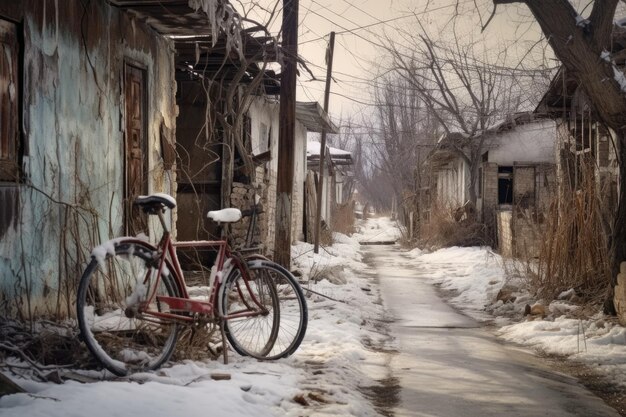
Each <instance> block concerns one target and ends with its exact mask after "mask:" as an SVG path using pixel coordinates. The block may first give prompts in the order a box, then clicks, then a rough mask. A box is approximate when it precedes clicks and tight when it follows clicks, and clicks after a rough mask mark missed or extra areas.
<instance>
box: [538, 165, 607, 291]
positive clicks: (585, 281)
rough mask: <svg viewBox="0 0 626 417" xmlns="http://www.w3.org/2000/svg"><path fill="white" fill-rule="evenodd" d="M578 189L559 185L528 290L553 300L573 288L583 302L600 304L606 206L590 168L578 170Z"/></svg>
mask: <svg viewBox="0 0 626 417" xmlns="http://www.w3.org/2000/svg"><path fill="white" fill-rule="evenodd" d="M581 169H582V171H583V172H581V173H580V179H579V184H578V185H579V186H578V189H577V190H570V189H569V187H567V186H563V187H561V190H560V191H559V193H558V195H557V196H556V198H555V200H554V201H553V202H552V204H551V205H550V208H549V212H548V213H547V215H546V220H547V222H546V225H545V226H546V227H545V231H544V235H543V238H542V239H541V242H542V243H541V250H540V255H539V268H538V273H537V274H536V275H535V276H533V277H532V279H531V282H530V284H531V286H532V288H533V289H534V290H535V291H536V292H537V294H539V295H540V296H542V297H545V298H547V299H553V298H554V297H556V296H558V294H559V293H560V292H562V291H565V290H568V289H570V288H574V289H575V290H576V294H577V295H578V297H580V298H581V299H582V300H584V301H591V302H601V301H602V300H604V299H605V298H606V296H607V292H606V291H607V290H608V288H609V283H610V267H609V257H608V250H607V248H608V241H607V233H606V231H605V229H604V228H603V223H602V222H603V219H607V218H610V217H607V214H608V211H607V207H605V204H604V203H603V200H602V197H601V192H600V190H599V187H598V186H597V184H596V179H595V175H594V170H593V166H592V165H591V164H589V166H587V167H586V168H585V167H584V166H583V167H582V168H581Z"/></svg>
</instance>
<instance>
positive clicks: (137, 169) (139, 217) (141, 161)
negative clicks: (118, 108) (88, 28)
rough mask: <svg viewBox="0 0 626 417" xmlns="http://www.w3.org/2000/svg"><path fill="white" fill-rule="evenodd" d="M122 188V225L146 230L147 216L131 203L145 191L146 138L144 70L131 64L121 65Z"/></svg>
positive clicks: (130, 229) (130, 230)
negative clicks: (123, 123) (122, 69)
mask: <svg viewBox="0 0 626 417" xmlns="http://www.w3.org/2000/svg"><path fill="white" fill-rule="evenodd" d="M125 101H126V109H125V120H126V135H125V146H124V152H125V187H124V205H125V219H124V227H125V231H126V233H127V234H129V235H131V236H135V235H136V234H138V233H141V232H143V233H146V234H147V233H148V227H147V216H146V215H145V214H144V213H142V212H141V210H140V209H139V208H138V207H137V206H135V205H134V204H133V202H134V200H135V198H136V197H137V196H139V195H146V194H147V193H148V152H147V138H146V133H147V132H146V130H147V129H146V73H145V71H144V70H142V69H140V68H137V67H135V66H133V65H130V64H126V66H125Z"/></svg>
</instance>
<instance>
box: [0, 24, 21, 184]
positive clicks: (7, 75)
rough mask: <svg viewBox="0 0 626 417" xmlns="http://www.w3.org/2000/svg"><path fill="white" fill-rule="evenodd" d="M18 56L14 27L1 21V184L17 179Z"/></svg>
mask: <svg viewBox="0 0 626 417" xmlns="http://www.w3.org/2000/svg"><path fill="white" fill-rule="evenodd" d="M18 56H19V43H18V38H17V30H16V26H15V24H13V23H10V22H7V21H5V20H0V181H15V180H17V179H18V178H19V161H18V156H19V151H20V149H19V140H18V139H19V130H18V126H19V123H18V120H19V113H18V108H19V106H18V102H19V96H18V94H19V88H18V86H19V73H18V68H19V65H18Z"/></svg>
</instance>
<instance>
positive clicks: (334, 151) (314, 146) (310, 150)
mask: <svg viewBox="0 0 626 417" xmlns="http://www.w3.org/2000/svg"><path fill="white" fill-rule="evenodd" d="M321 147H322V144H321V143H319V142H314V141H310V142H307V144H306V155H307V156H313V155H319V154H320V150H321ZM326 148H327V149H328V152H330V154H331V155H334V156H340V155H352V153H351V152H348V151H344V150H343V149H338V148H333V147H332V146H327V147H326Z"/></svg>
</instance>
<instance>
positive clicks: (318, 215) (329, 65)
mask: <svg viewBox="0 0 626 417" xmlns="http://www.w3.org/2000/svg"><path fill="white" fill-rule="evenodd" d="M334 52H335V32H330V42H329V45H328V50H327V52H326V61H327V62H326V89H325V90H324V112H325V113H327V114H328V100H329V97H330V81H331V78H332V74H333V53H334ZM325 154H326V128H325V127H322V142H321V143H320V167H319V177H318V180H317V211H316V212H315V243H314V245H313V252H314V253H319V251H320V223H321V222H322V194H323V192H322V190H323V188H324V158H325V157H326V155H325Z"/></svg>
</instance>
